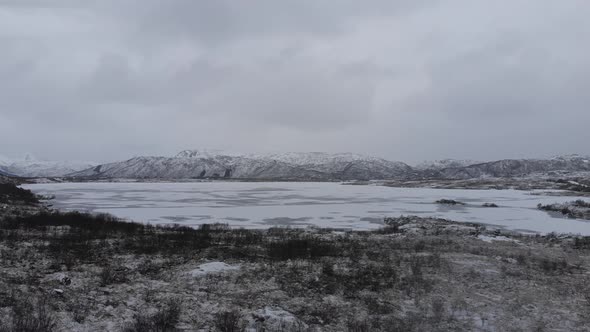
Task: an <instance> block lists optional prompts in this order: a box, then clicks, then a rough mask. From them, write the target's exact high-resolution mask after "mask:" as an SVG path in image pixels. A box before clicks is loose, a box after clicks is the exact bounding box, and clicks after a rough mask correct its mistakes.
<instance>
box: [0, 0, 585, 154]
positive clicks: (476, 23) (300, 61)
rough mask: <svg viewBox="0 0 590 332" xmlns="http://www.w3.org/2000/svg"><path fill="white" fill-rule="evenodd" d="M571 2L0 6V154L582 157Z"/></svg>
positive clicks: (580, 33)
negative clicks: (215, 151)
mask: <svg viewBox="0 0 590 332" xmlns="http://www.w3.org/2000/svg"><path fill="white" fill-rule="evenodd" d="M588 13H590V2H589V1H587V0H563V1H555V0H510V1H508V0H506V1H489V0H463V1H459V0H457V1H455V0H445V1H442V0H440V1H436V0H411V1H410V0H407V1H394V0H379V1H358V0H305V1H302V0H293V1H276V0H255V1H253V0H248V1H235V0H214V1H213V0H211V1H205V0H203V1H193V0H186V1H183V0H159V1H158V0H94V1H92V0H88V1H79V0H62V1H52V0H45V1H43V0H36V1H27V0H14V1H11V0H0V155H7V156H12V157H18V156H22V155H23V154H25V153H27V152H29V153H32V154H34V155H36V156H37V157H38V158H43V159H72V160H91V161H99V162H103V161H111V160H118V159H127V158H129V157H132V156H136V155H174V154H175V153H176V152H178V151H180V150H183V149H189V148H209V149H224V150H229V151H234V152H265V151H327V152H357V153H365V154H373V155H377V156H381V157H386V158H389V159H393V160H401V161H406V162H410V163H412V162H416V161H421V160H425V159H440V158H466V159H476V160H492V159H500V158H512V157H544V156H551V155H555V154H568V153H581V154H590V106H589V105H590V42H589V41H590V19H588Z"/></svg>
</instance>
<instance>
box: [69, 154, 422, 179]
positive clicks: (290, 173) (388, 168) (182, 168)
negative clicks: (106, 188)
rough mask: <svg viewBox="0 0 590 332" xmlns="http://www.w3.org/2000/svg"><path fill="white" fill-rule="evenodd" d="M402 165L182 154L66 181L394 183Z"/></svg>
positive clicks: (341, 157) (405, 169)
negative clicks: (392, 180) (329, 181)
mask: <svg viewBox="0 0 590 332" xmlns="http://www.w3.org/2000/svg"><path fill="white" fill-rule="evenodd" d="M411 173H412V168H411V167H410V166H408V165H406V164H404V163H400V162H392V161H388V160H385V159H380V158H375V157H367V156H360V155H354V154H328V153H320V152H311V153H284V154H268V155H255V154H244V155H240V154H231V153H223V152H217V151H216V152H212V151H200V150H185V151H182V152H180V153H179V154H177V155H176V156H175V157H172V158H167V157H136V158H132V159H129V160H126V161H122V162H116V163H110V164H104V165H99V166H96V167H93V168H90V169H87V170H84V171H81V172H75V173H72V174H70V176H75V177H94V178H169V179H178V178H239V179H290V180H368V179H392V178H399V177H404V176H407V175H410V174H411Z"/></svg>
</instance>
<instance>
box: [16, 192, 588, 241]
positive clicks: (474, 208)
mask: <svg viewBox="0 0 590 332" xmlns="http://www.w3.org/2000/svg"><path fill="white" fill-rule="evenodd" d="M24 187H25V188H27V189H30V190H32V191H34V192H36V193H38V194H44V195H55V197H56V198H55V200H53V201H52V202H51V203H52V204H53V205H54V207H56V208H59V209H64V210H68V209H75V210H89V211H94V212H108V213H111V214H113V215H115V216H118V217H122V218H128V219H131V220H134V221H139V222H145V223H153V224H165V223H178V224H183V225H191V226H195V225H199V224H210V223H216V222H219V223H227V224H229V225H230V226H233V227H243V228H268V227H271V226H295V227H305V226H319V227H332V228H346V229H353V230H367V229H376V228H379V227H380V226H382V220H383V218H384V217H385V216H389V217H395V216H399V215H418V216H422V217H440V218H447V219H451V220H456V221H466V222H477V223H483V224H489V225H497V226H500V227H504V228H506V229H510V230H526V231H533V232H540V233H548V232H560V233H579V234H582V235H590V222H587V221H583V220H575V219H565V218H560V217H556V216H555V215H551V214H548V213H546V212H543V211H539V210H537V209H536V206H537V204H539V203H541V204H551V203H562V202H565V201H571V200H574V199H577V198H576V197H571V196H569V197H554V196H539V195H531V194H530V192H526V191H517V190H460V189H428V188H391V187H383V186H360V185H359V186H353V185H341V184H339V183H281V182H274V183H270V182H269V183H261V182H256V183H253V182H191V183H58V184H33V185H25V186H24ZM443 198H444V199H453V200H456V201H460V202H464V203H466V205H457V206H447V205H440V204H435V203H434V202H435V201H436V200H439V199H443ZM483 203H495V204H497V205H498V206H499V207H498V208H484V207H482V206H481V205H482V204H483Z"/></svg>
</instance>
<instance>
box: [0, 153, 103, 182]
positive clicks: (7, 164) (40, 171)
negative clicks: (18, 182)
mask: <svg viewBox="0 0 590 332" xmlns="http://www.w3.org/2000/svg"><path fill="white" fill-rule="evenodd" d="M94 165H95V163H91V162H78V161H45V160H38V159H36V158H35V157H33V156H32V155H30V154H27V155H25V157H24V158H22V159H10V158H5V157H0V175H6V176H21V177H60V176H65V175H67V174H70V173H73V172H77V171H80V170H84V169H87V168H89V167H92V166H94Z"/></svg>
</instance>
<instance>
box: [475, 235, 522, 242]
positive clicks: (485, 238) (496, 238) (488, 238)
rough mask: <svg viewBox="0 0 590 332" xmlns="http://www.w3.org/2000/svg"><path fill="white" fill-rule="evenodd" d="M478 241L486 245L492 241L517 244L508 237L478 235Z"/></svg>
mask: <svg viewBox="0 0 590 332" xmlns="http://www.w3.org/2000/svg"><path fill="white" fill-rule="evenodd" d="M477 238H478V239H480V240H482V241H484V242H488V243H492V241H508V242H516V243H518V241H517V240H514V239H511V238H509V237H506V236H487V235H479V236H478V237H477Z"/></svg>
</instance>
